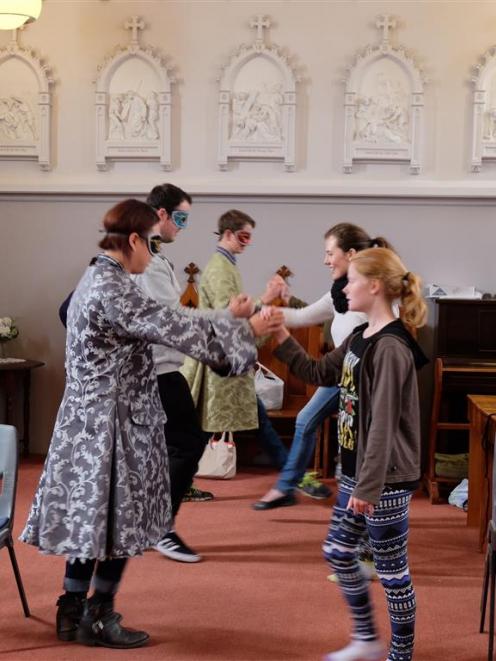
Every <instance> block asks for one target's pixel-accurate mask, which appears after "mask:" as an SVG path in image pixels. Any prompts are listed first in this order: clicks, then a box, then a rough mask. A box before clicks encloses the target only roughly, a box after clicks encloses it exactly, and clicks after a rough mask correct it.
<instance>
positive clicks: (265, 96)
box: [217, 16, 297, 172]
mask: <svg viewBox="0 0 496 661" xmlns="http://www.w3.org/2000/svg"><path fill="white" fill-rule="evenodd" d="M251 26H252V27H254V28H256V30H257V37H256V39H255V41H254V43H253V44H251V45H250V46H247V45H242V46H240V47H239V48H238V50H237V51H236V52H235V53H234V54H233V55H232V56H231V58H230V60H229V62H228V63H227V65H226V66H225V67H224V69H223V71H222V75H221V77H220V79H219V83H220V85H219V87H220V89H219V124H218V156H217V162H218V165H219V168H220V169H221V170H227V166H228V160H229V159H234V160H238V161H243V160H257V161H265V160H269V161H273V160H281V161H283V162H284V167H285V169H286V170H287V171H289V172H291V171H294V169H295V142H296V140H295V131H296V124H295V117H296V83H297V76H296V74H295V72H294V71H293V69H292V67H291V66H290V64H289V62H288V60H287V57H285V56H284V55H283V54H282V53H281V50H280V49H279V48H278V47H277V46H275V45H273V46H269V45H267V44H266V43H265V40H264V33H263V30H264V29H265V28H269V27H270V21H269V20H268V19H266V18H265V17H263V16H257V17H255V19H253V21H251Z"/></svg>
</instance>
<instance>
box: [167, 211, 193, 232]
mask: <svg viewBox="0 0 496 661" xmlns="http://www.w3.org/2000/svg"><path fill="white" fill-rule="evenodd" d="M188 216H189V213H188V212H187V211H178V210H176V211H173V212H172V213H171V218H172V222H173V223H174V225H175V226H176V227H177V228H179V229H180V230H183V229H184V228H185V227H186V225H187V224H188Z"/></svg>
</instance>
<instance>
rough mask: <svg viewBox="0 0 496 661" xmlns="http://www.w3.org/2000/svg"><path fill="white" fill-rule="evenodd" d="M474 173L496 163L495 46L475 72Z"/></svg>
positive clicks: (474, 69) (476, 66) (472, 162)
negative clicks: (486, 162) (484, 162)
mask: <svg viewBox="0 0 496 661" xmlns="http://www.w3.org/2000/svg"><path fill="white" fill-rule="evenodd" d="M472 83H473V85H474V92H473V103H472V105H473V113H472V152H471V164H470V165H471V170H472V172H480V171H481V168H482V164H483V161H488V162H491V161H493V162H494V161H496V46H493V47H491V48H490V49H489V50H488V51H486V53H484V55H483V56H482V57H481V59H480V62H479V63H478V64H476V65H475V66H474V68H473V75H472Z"/></svg>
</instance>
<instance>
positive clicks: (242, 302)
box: [228, 294, 287, 339]
mask: <svg viewBox="0 0 496 661" xmlns="http://www.w3.org/2000/svg"><path fill="white" fill-rule="evenodd" d="M228 307H229V310H230V311H231V313H232V315H233V317H236V318H238V319H248V321H249V323H250V326H251V328H252V330H253V333H254V334H255V335H256V336H257V337H261V336H263V335H274V336H276V334H279V333H281V331H282V330H286V329H285V328H284V315H283V313H282V311H281V310H280V308H277V307H273V306H270V305H264V306H263V308H262V309H261V310H260V312H257V313H255V302H254V300H253V299H252V298H251V297H250V296H248V295H247V294H238V295H237V296H233V298H231V300H230V302H229V306H228ZM286 333H287V331H286ZM284 339H285V338H284Z"/></svg>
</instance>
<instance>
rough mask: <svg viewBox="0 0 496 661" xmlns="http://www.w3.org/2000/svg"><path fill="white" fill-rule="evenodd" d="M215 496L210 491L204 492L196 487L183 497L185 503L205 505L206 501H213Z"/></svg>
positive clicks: (191, 488)
mask: <svg viewBox="0 0 496 661" xmlns="http://www.w3.org/2000/svg"><path fill="white" fill-rule="evenodd" d="M213 499H214V494H213V493H211V492H210V491H203V489H197V488H196V487H190V488H189V489H188V490H187V491H186V493H185V494H184V496H183V502H184V503H203V502H205V501H206V500H213Z"/></svg>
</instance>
